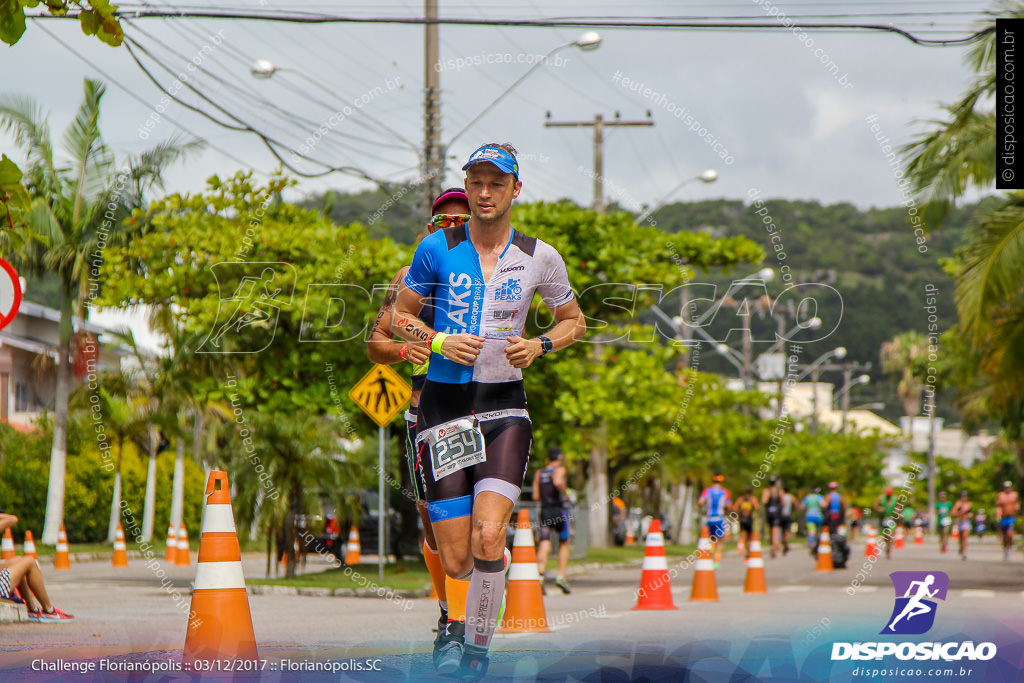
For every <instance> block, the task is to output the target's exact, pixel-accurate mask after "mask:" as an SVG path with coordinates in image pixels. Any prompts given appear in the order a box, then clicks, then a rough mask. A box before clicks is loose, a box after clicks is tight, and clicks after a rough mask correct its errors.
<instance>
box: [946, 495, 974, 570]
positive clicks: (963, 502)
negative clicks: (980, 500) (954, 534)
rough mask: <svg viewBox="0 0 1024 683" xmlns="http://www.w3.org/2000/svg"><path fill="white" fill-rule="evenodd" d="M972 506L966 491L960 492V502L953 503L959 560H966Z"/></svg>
mask: <svg viewBox="0 0 1024 683" xmlns="http://www.w3.org/2000/svg"><path fill="white" fill-rule="evenodd" d="M973 507H974V504H973V503H971V501H970V500H969V499H968V497H967V491H961V492H960V500H958V501H957V502H955V503H953V510H952V512H951V514H952V515H953V524H956V527H957V530H958V531H959V532H960V559H961V560H966V559H967V537H968V536H969V535H970V533H971V509H972V508H973Z"/></svg>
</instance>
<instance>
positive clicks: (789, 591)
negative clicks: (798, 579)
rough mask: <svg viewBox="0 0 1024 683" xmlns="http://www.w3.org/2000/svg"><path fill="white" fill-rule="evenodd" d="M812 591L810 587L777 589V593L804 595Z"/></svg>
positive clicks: (783, 587)
mask: <svg viewBox="0 0 1024 683" xmlns="http://www.w3.org/2000/svg"><path fill="white" fill-rule="evenodd" d="M809 590H811V587H810V586H779V587H778V588H776V589H775V592H776V593H803V592H804V591H809Z"/></svg>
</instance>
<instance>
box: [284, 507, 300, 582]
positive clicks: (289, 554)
mask: <svg viewBox="0 0 1024 683" xmlns="http://www.w3.org/2000/svg"><path fill="white" fill-rule="evenodd" d="M301 497H302V491H300V490H299V489H298V487H295V488H293V489H292V492H291V500H290V501H289V504H288V513H289V514H288V519H286V520H285V523H284V556H285V557H286V558H287V560H286V562H285V571H284V578H286V579H294V578H295V520H296V519H298V516H299V501H300V500H301Z"/></svg>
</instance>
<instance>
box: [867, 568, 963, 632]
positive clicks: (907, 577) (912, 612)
mask: <svg viewBox="0 0 1024 683" xmlns="http://www.w3.org/2000/svg"><path fill="white" fill-rule="evenodd" d="M889 578H890V579H892V585H893V588H894V589H895V591H896V604H895V605H894V606H893V609H892V614H891V615H890V616H889V622H888V623H887V624H886V626H885V628H883V629H882V630H881V631H880V633H881V634H882V635H891V634H894V633H898V634H901V635H919V634H922V633H926V632H927V631H928V629H930V628H931V627H932V624H934V623H935V609H936V607H937V603H936V602H935V600H930V599H929V598H937V599H939V600H945V599H946V591H947V590H949V576H948V575H946V574H945V573H944V572H893V573H892V574H889Z"/></svg>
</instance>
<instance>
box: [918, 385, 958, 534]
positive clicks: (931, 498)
mask: <svg viewBox="0 0 1024 683" xmlns="http://www.w3.org/2000/svg"><path fill="white" fill-rule="evenodd" d="M932 396H933V398H932V405H931V411H930V412H929V413H928V533H929V534H934V533H935V530H936V525H935V521H936V520H935V399H934V394H932ZM911 434H913V430H911ZM911 438H913V437H911ZM953 523H954V524H956V522H955V521H954V522H953Z"/></svg>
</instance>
